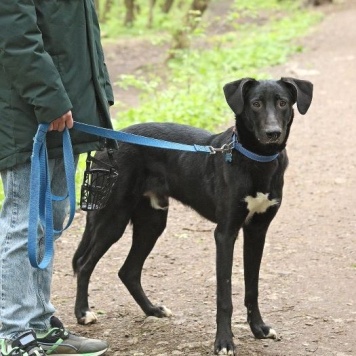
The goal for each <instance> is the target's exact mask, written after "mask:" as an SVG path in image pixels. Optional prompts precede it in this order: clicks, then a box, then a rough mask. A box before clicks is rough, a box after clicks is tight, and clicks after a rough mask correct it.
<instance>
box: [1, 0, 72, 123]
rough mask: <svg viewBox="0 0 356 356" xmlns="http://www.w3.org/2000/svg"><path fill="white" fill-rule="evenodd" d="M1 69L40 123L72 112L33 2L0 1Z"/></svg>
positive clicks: (23, 0)
mask: <svg viewBox="0 0 356 356" xmlns="http://www.w3.org/2000/svg"><path fill="white" fill-rule="evenodd" d="M0 26H1V31H0V68H1V67H2V69H3V70H4V71H5V73H6V75H7V76H8V78H9V80H10V81H11V83H12V86H13V87H14V89H15V90H16V91H17V92H18V94H19V95H20V96H21V98H22V99H23V100H24V101H25V102H26V103H27V104H29V105H31V106H33V108H34V112H35V115H36V117H37V121H38V122H39V123H45V122H47V123H49V122H51V121H53V120H54V119H56V118H58V117H60V116H62V115H63V114H64V113H66V112H67V111H68V110H71V109H72V104H71V102H70V99H69V97H68V95H67V93H66V90H65V88H64V86H63V83H62V80H61V78H60V75H59V73H58V70H57V69H56V67H55V65H54V63H53V61H52V58H51V56H50V55H49V54H48V53H47V52H46V51H45V49H44V44H43V39H42V33H41V31H40V30H39V28H38V26H37V16H36V8H35V4H34V2H33V0H16V1H14V0H1V1H0Z"/></svg>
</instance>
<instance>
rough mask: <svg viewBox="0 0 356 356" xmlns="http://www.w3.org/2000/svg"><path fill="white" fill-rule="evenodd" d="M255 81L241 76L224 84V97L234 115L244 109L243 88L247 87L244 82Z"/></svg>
mask: <svg viewBox="0 0 356 356" xmlns="http://www.w3.org/2000/svg"><path fill="white" fill-rule="evenodd" d="M255 81H256V80H255V79H252V78H243V79H240V80H236V81H234V82H231V83H227V84H225V85H224V94H225V99H226V101H227V103H228V104H229V106H230V108H231V110H232V111H233V112H234V113H235V114H236V115H240V114H241V113H242V111H243V109H244V90H245V89H246V87H247V86H246V84H247V83H251V82H255Z"/></svg>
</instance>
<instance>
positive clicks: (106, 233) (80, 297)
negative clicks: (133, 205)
mask: <svg viewBox="0 0 356 356" xmlns="http://www.w3.org/2000/svg"><path fill="white" fill-rule="evenodd" d="M129 220H130V213H129V211H127V210H125V209H121V210H119V211H117V210H116V209H112V208H111V207H108V208H104V209H102V210H99V211H95V212H90V213H88V215H87V224H86V227H85V231H84V234H83V237H82V240H81V242H80V244H79V247H78V249H77V251H76V252H75V254H74V257H73V262H72V263H73V269H74V272H75V273H76V275H77V295H76V300H75V316H76V317H77V321H78V323H79V324H91V323H95V322H96V320H97V318H96V315H95V313H93V312H91V311H90V308H89V303H88V288H89V280H90V276H91V274H92V272H93V270H94V268H95V266H96V264H97V263H98V261H99V260H100V258H101V257H102V256H103V255H104V254H105V253H106V251H107V250H108V249H109V248H110V246H111V245H112V244H113V243H115V242H116V241H118V240H119V238H120V237H121V236H122V234H123V233H124V231H125V228H126V226H127V224H128V222H129Z"/></svg>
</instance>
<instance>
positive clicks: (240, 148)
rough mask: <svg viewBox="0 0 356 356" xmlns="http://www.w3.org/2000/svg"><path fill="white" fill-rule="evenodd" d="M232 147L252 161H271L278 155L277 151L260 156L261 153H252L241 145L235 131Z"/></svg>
mask: <svg viewBox="0 0 356 356" xmlns="http://www.w3.org/2000/svg"><path fill="white" fill-rule="evenodd" d="M232 147H233V148H234V149H235V150H236V151H238V152H240V153H242V154H243V155H244V156H245V157H247V158H249V159H252V160H253V161H257V162H265V163H266V162H272V161H273V160H275V159H276V158H277V157H278V156H279V153H276V154H274V155H270V156H262V155H258V154H256V153H253V152H251V151H249V150H248V149H246V148H245V147H243V146H242V145H241V143H240V142H239V140H238V138H237V135H236V133H234V134H233V135H232Z"/></svg>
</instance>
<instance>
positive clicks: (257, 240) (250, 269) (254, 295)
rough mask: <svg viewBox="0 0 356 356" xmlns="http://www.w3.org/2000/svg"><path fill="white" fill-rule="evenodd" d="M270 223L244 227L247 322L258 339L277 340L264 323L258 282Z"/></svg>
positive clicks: (254, 222)
mask: <svg viewBox="0 0 356 356" xmlns="http://www.w3.org/2000/svg"><path fill="white" fill-rule="evenodd" d="M268 225H269V222H268V223H267V222H264V221H259V222H256V221H252V222H251V223H249V224H247V225H245V226H244V228H243V231H244V272H245V306H246V308H247V321H248V323H249V325H250V328H251V331H252V333H253V335H254V336H255V337H256V338H258V339H264V338H273V339H274V338H276V337H277V334H276V332H275V331H274V330H273V329H272V328H271V327H270V326H268V325H266V324H265V323H264V322H263V319H262V317H261V314H260V310H259V306H258V280H259V272H260V265H261V260H262V254H263V248H264V244H265V238H266V233H267V229H268Z"/></svg>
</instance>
